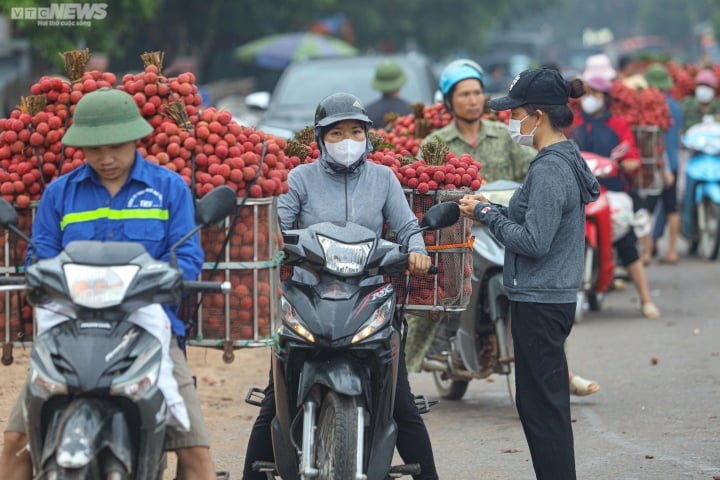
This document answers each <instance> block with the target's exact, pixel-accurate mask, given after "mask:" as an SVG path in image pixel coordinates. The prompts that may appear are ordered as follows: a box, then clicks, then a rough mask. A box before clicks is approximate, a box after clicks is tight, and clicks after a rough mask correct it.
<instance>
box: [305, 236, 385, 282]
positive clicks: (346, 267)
mask: <svg viewBox="0 0 720 480" xmlns="http://www.w3.org/2000/svg"><path fill="white" fill-rule="evenodd" d="M317 238H318V241H319V242H320V246H321V247H322V249H323V254H324V255H325V268H327V270H328V271H330V272H332V273H335V274H337V275H355V274H358V273H361V272H362V271H363V270H364V269H365V264H366V263H367V259H368V255H369V254H370V250H371V249H372V246H373V242H372V241H369V242H362V243H342V242H338V241H337V240H333V239H332V238H328V237H324V236H322V235H318V236H317Z"/></svg>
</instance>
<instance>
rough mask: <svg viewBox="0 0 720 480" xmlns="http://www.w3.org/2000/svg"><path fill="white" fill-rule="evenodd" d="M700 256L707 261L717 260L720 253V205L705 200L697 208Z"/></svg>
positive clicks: (707, 199) (698, 249)
mask: <svg viewBox="0 0 720 480" xmlns="http://www.w3.org/2000/svg"><path fill="white" fill-rule="evenodd" d="M697 220H698V246H697V251H698V254H700V256H701V257H702V258H704V259H705V260H715V259H717V257H718V251H720V205H719V204H717V203H715V202H713V201H712V200H710V199H709V198H704V199H703V201H702V203H700V204H699V205H698V206H697Z"/></svg>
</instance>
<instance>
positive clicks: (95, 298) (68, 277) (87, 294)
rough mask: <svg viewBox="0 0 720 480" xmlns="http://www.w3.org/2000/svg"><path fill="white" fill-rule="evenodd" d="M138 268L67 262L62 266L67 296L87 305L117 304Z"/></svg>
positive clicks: (98, 306) (103, 305)
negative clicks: (68, 293)
mask: <svg viewBox="0 0 720 480" xmlns="http://www.w3.org/2000/svg"><path fill="white" fill-rule="evenodd" d="M139 269H140V267H139V266H137V265H117V266H109V267H108V266H104V267H100V266H90V265H77V264H74V263H68V264H66V265H64V266H63V270H64V272H65V282H66V283H67V285H68V289H69V290H70V297H71V298H72V300H73V302H75V303H76V304H78V305H82V306H83V307H87V308H106V307H112V306H114V305H119V304H120V303H121V302H122V301H123V298H125V292H127V289H128V287H129V286H130V282H132V279H133V278H134V277H135V274H136V273H137V271H138V270H139Z"/></svg>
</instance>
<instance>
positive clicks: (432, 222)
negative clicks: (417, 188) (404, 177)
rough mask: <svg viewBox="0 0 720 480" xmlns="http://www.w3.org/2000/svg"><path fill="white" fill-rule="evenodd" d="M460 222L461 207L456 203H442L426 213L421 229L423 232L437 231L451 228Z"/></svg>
mask: <svg viewBox="0 0 720 480" xmlns="http://www.w3.org/2000/svg"><path fill="white" fill-rule="evenodd" d="M458 220H460V205H458V204H457V203H455V202H442V203H438V204H435V205H433V206H432V207H430V208H429V209H428V211H427V212H425V215H424V216H423V219H422V221H421V222H420V227H421V228H422V229H423V230H437V229H439V228H444V227H449V226H450V225H452V224H454V223H455V222H457V221H458Z"/></svg>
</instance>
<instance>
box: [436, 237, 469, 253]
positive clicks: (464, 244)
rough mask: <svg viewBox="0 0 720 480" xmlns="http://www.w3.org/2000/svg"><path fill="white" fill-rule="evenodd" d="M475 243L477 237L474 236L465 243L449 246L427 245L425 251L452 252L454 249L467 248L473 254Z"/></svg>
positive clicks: (450, 244)
mask: <svg viewBox="0 0 720 480" xmlns="http://www.w3.org/2000/svg"><path fill="white" fill-rule="evenodd" d="M474 242H475V237H473V236H472V235H471V236H470V238H468V240H467V242H465V243H449V244H447V245H426V246H425V249H426V250H428V251H431V250H432V251H434V250H450V249H453V248H467V249H468V250H469V251H471V252H472V249H473V243H474Z"/></svg>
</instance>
